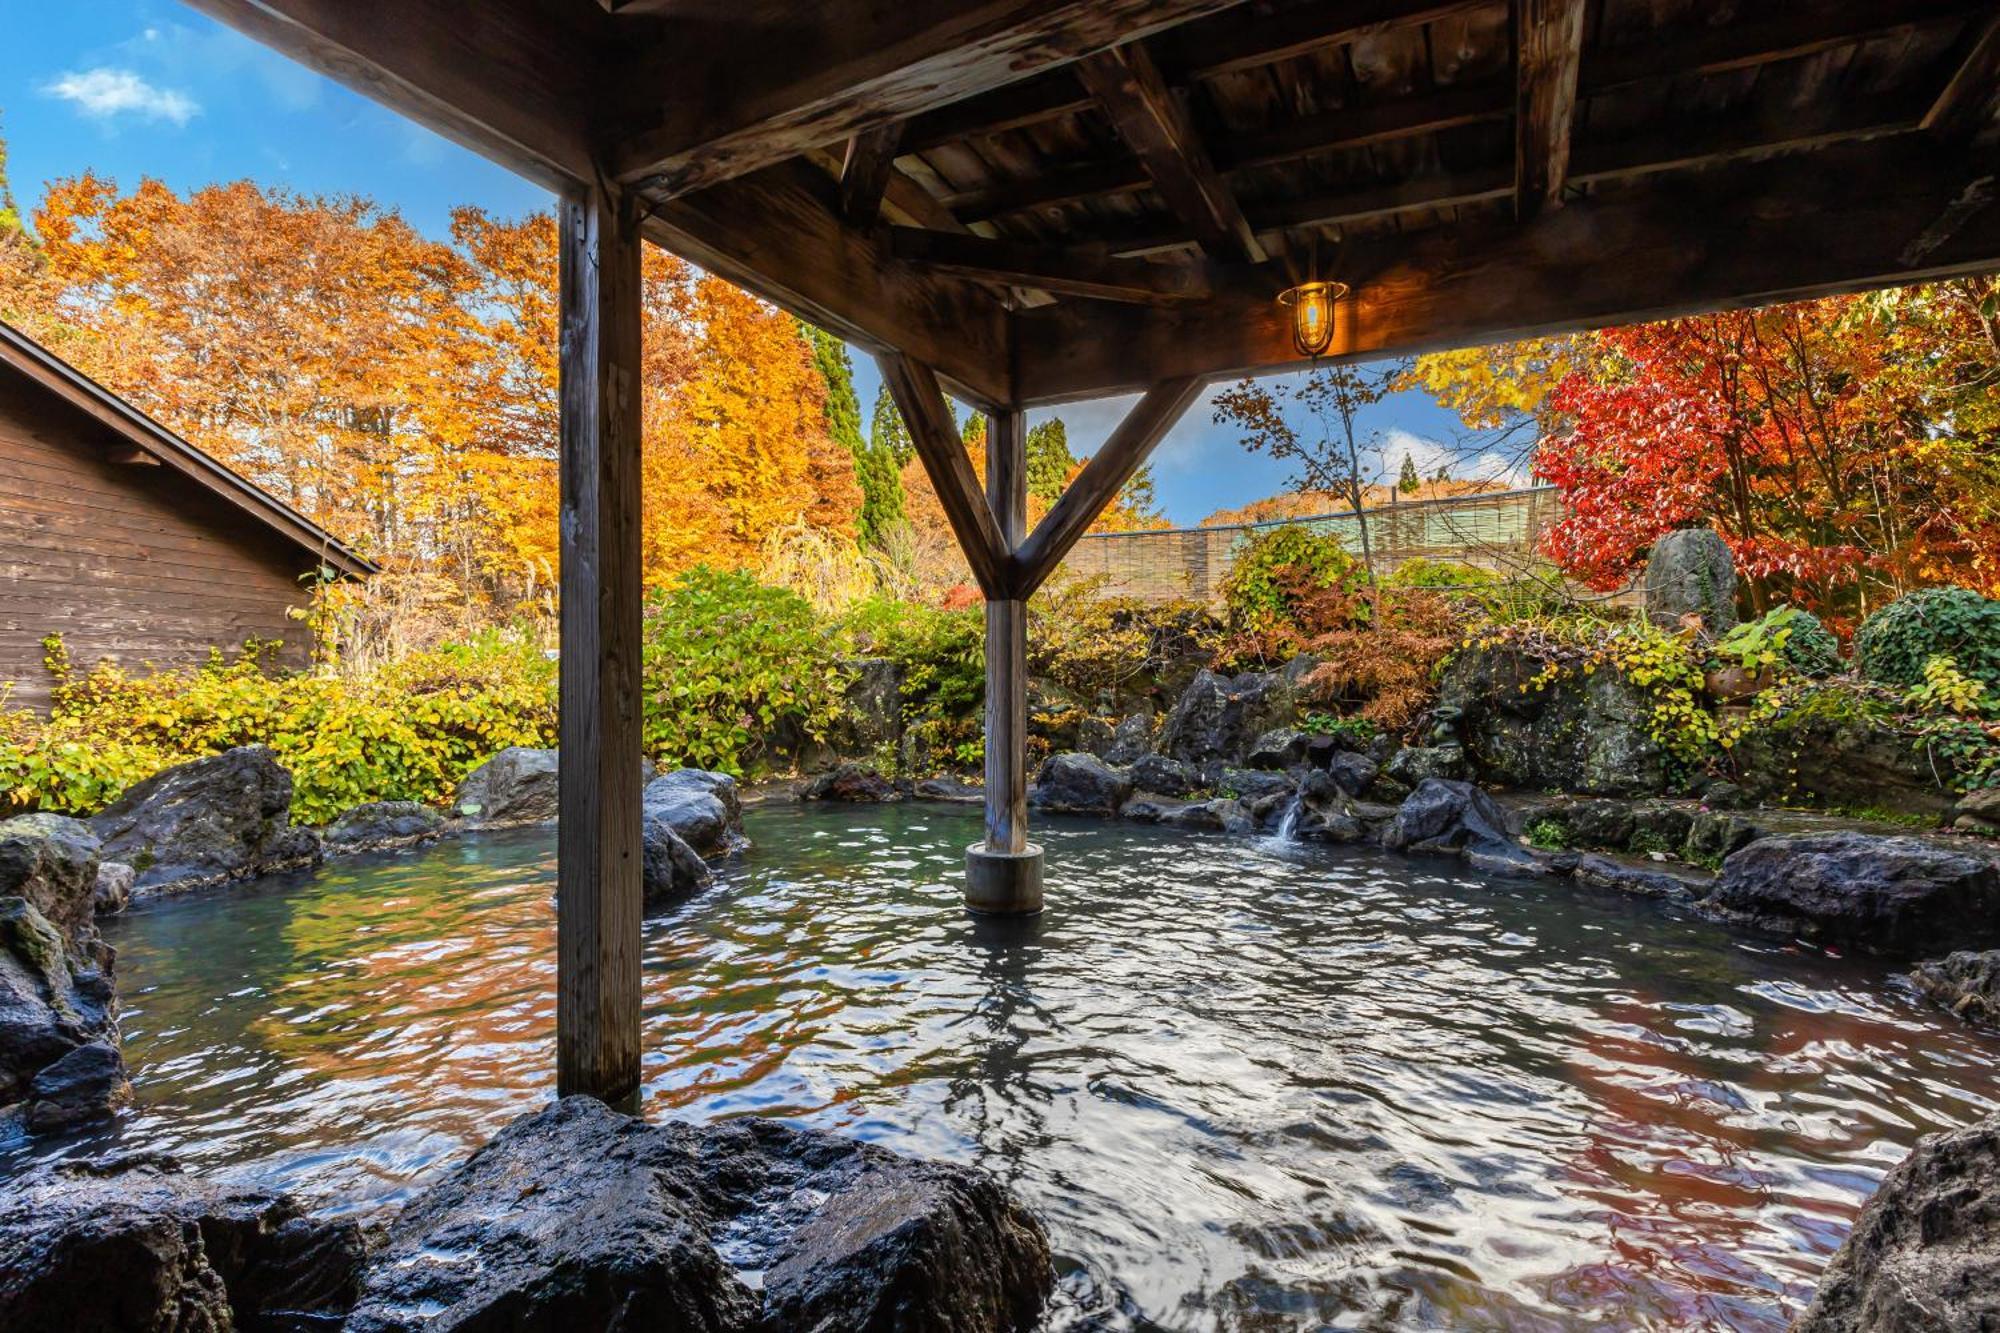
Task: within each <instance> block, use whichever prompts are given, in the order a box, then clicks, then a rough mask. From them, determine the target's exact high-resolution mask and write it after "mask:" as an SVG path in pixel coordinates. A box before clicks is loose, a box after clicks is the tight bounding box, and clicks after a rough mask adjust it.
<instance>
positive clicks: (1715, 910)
mask: <svg viewBox="0 0 2000 1333" xmlns="http://www.w3.org/2000/svg"><path fill="white" fill-rule="evenodd" d="M1703 910H1704V911H1708V912H1711V913H1712V914H1714V915H1716V916H1719V917H1722V918H1724V919H1727V920H1731V921H1736V922H1739V923H1741V924H1745V925H1750V926H1754V927H1759V928H1762V929H1768V930H1777V931H1782V932H1784V933H1787V934H1797V935H1802V936H1805V937H1808V938H1811V939H1815V940H1824V941H1827V942H1832V943H1840V944H1847V945H1853V946H1858V947H1861V948H1864V949H1869V950H1872V951H1875V952H1878V953H1887V954H1904V955H1908V954H1937V953H1943V952H1946V951H1948V950H1950V949H1953V948H1957V947H1960V946H1965V947H1979V946H1982V945H1988V944H1993V943H2000V867H1996V865H1995V863H1994V861H1992V860H1991V859H1989V858H1987V857H1985V856H1981V855H1972V854H1967V853H1962V852H1957V851H1952V850H1947V849H1945V848H1942V847H1938V846H1936V845H1934V844H1932V843H1929V842H1925V841H1923V840H1922V839H1918V838H1883V837H1877V836H1875V835H1872V834H1867V833H1851V832H1840V833H1790V834H1783V835H1780V836H1777V837H1771V838H1759V839H1758V840H1757V841H1755V842H1753V843H1751V844H1750V845H1749V846H1747V847H1745V848H1743V849H1742V850H1741V851H1739V852H1736V853H1734V854H1733V855H1731V856H1730V858H1729V859H1728V860H1727V861H1724V862H1723V863H1722V874H1721V875H1720V877H1718V878H1717V880H1716V884H1715V892H1714V893H1713V894H1711V895H1710V896H1709V898H1708V899H1707V901H1706V902H1704V903H1703Z"/></svg>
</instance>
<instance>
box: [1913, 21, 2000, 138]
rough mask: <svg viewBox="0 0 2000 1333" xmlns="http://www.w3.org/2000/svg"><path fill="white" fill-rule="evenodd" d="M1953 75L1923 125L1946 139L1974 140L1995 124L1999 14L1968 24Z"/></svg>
mask: <svg viewBox="0 0 2000 1333" xmlns="http://www.w3.org/2000/svg"><path fill="white" fill-rule="evenodd" d="M1952 54H1953V56H1954V59H1953V61H1952V70H1951V76H1950V77H1949V78H1947V79H1946V80H1945V85H1944V88H1943V89H1942V90H1941V91H1940V92H1939V93H1938V95H1937V97H1936V99H1935V100H1933V101H1932V103H1931V104H1930V106H1929V107H1928V108H1927V109H1926V110H1925V112H1924V117H1923V127H1924V128H1925V129H1927V130H1929V131H1930V132H1931V133H1933V134H1936V135H1938V136H1939V137H1941V138H1945V139H1971V138H1974V137H1976V136H1977V135H1978V134H1980V133H1981V132H1982V131H1984V130H1988V129H1991V128H1992V127H1993V100H1994V95H1995V92H1996V91H1997V90H2000V14H1995V15H1993V16H1992V17H1990V18H1987V19H1984V20H1982V21H1980V22H1977V23H1974V24H1971V25H1969V26H1968V27H1967V28H1966V33H1965V38H1964V40H1963V41H1962V42H1961V43H1960V46H1959V49H1958V50H1956V51H1954V52H1953V53H1952Z"/></svg>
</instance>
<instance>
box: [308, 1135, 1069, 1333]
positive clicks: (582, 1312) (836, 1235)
mask: <svg viewBox="0 0 2000 1333" xmlns="http://www.w3.org/2000/svg"><path fill="white" fill-rule="evenodd" d="M739 1274H757V1275H759V1277H760V1281H759V1284H758V1285H759V1289H753V1288H752V1286H751V1285H750V1284H749V1283H747V1282H745V1281H744V1280H743V1278H742V1277H741V1276H739ZM1052 1283H1053V1270H1052V1268H1051V1264H1050V1258H1049V1249H1048V1242H1047V1240H1046V1238H1045V1237H1044V1236H1043V1234H1042V1230H1041V1227H1040V1225H1039V1224H1038V1223H1036V1221H1035V1220H1034V1218H1033V1217H1032V1216H1030V1215H1029V1214H1028V1213H1027V1211H1026V1210H1025V1209H1023V1208H1022V1207H1021V1205H1020V1204H1018V1203H1017V1202H1015V1201H1014V1199H1013V1198H1012V1197H1011V1196H1010V1195H1008V1194H1007V1192H1006V1191H1005V1190H1004V1189H1002V1188H1001V1186H1000V1185H999V1184H998V1183H996V1182H995V1181H994V1180H993V1178H992V1177H990V1176H988V1175H987V1174H986V1173H984V1172H982V1171H977V1170H974V1169H971V1168H968V1167H961V1166H952V1165H946V1164H942V1163H932V1162H922V1161H917V1160H915V1159H912V1158H908V1157H903V1156H901V1155H899V1154H896V1153H892V1152H889V1151H887V1150H886V1149H882V1148H877V1147H873V1146H871V1145H868V1144H863V1143H858V1142H855V1141H853V1140H850V1139H844V1138H839V1137H837V1136H834V1135H831V1134H824V1133H819V1132H816V1131H811V1130H799V1129H793V1128H790V1127H788V1126H785V1125H781V1124H779V1123H777V1122H775V1121H767V1120H735V1121H727V1122H724V1123H722V1124H719V1125H714V1126H707V1127H697V1126H692V1125H686V1124H665V1125H648V1124H646V1123H645V1122H643V1121H640V1120H636V1119H633V1118H631V1117H629V1116H623V1115H619V1114H618V1113H617V1112H615V1111H611V1110H609V1109H607V1108H606V1107H605V1106H604V1105H603V1104H602V1103H599V1102H596V1101H593V1100H591V1099H589V1098H585V1097H571V1098H568V1099H567V1100H564V1101H562V1102H559V1103H557V1104H556V1105H554V1106H552V1107H550V1108H548V1109H547V1110H545V1111H542V1112H540V1113H538V1114H535V1115H530V1116H524V1117H522V1118H521V1119H519V1120H516V1121H515V1122H514V1123H513V1124H511V1125H509V1126H508V1127H507V1128H506V1129H504V1130H502V1131H501V1132H500V1134H499V1135H498V1136H497V1137H495V1138H494V1139H493V1141H492V1142H490V1143H488V1144H487V1145H486V1146H485V1147H484V1148H482V1149H480V1150H479V1151H478V1152H477V1153H475V1154H474V1155H473V1156H472V1158H471V1159H470V1160H469V1161H467V1162H466V1163H465V1164H464V1165H463V1166H461V1167H460V1168H458V1170H456V1171H454V1172H453V1173H451V1174H450V1175H449V1176H447V1177H446V1178H445V1179H443V1180H442V1181H440V1182H439V1183H438V1184H436V1185H434V1186H432V1187H431V1189H430V1190H428V1191H427V1192H426V1193H424V1194H423V1195H421V1196H419V1197H418V1198H417V1199H416V1200H415V1201H413V1202H412V1203H411V1204H410V1205H409V1207H408V1208H406V1209H405V1210H404V1212H403V1213H402V1215H401V1216H400V1217H399V1218H398V1219H397V1220H396V1222H395V1224H394V1226H393V1228H392V1229H391V1231H390V1234H389V1238H388V1242H387V1244H386V1245H385V1246H384V1247H383V1249H382V1250H381V1251H380V1252H379V1253H377V1254H376V1255H374V1256H373V1257H372V1258H371V1259H370V1261H369V1263H368V1267H367V1271H366V1275H365V1279H364V1284H363V1289H362V1296H361V1301H360V1303H359V1305H358V1306H357V1307H356V1309H355V1311H354V1313H353V1315H352V1317H351V1318H350V1320H349V1322H348V1324H347V1328H348V1329H349V1330H351V1333H404V1331H405V1330H417V1329H426V1330H431V1331H432V1333H446V1331H447V1330H451V1329H474V1328H476V1329H479V1330H481V1331H482V1333H486V1331H488V1330H494V1331H497V1330H557V1329H561V1330H572V1329H574V1330H579V1333H592V1331H595V1330H612V1329H632V1330H638V1329H651V1328H660V1329H675V1330H685V1331H686V1333H736V1331H738V1330H740V1331H741V1333H753V1331H754V1333H765V1331H766V1330H776V1329H788V1330H789V1329H798V1330H813V1331H814V1333H846V1331H847V1330H854V1331H855V1333H861V1331H862V1330H869V1331H871V1333H872V1331H873V1330H885V1331H886V1330H898V1331H899V1333H931V1331H932V1330H935V1331H936V1333H989V1331H991V1333H999V1331H1000V1330H1016V1329H1020V1330H1025V1329H1027V1328H1029V1327H1031V1326H1032V1324H1033V1323H1034V1320H1035V1318H1036V1317H1037V1315H1038V1314H1039V1313H1040V1310H1041V1307H1042V1303H1043V1301H1044V1299H1045V1298H1046V1296H1047V1294H1048V1291H1049V1289H1050V1287H1051V1285H1052Z"/></svg>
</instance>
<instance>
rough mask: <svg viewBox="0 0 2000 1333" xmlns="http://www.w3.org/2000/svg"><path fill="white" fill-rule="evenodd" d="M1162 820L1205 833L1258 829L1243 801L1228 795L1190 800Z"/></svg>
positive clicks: (1171, 824)
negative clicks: (1206, 799) (1203, 799)
mask: <svg viewBox="0 0 2000 1333" xmlns="http://www.w3.org/2000/svg"><path fill="white" fill-rule="evenodd" d="M1160 822H1161V823H1164V824H1167V825H1169V826H1170V827H1173V828H1180V829H1193V830H1196V831H1199V832H1205V833H1254V832H1256V829H1257V822H1256V820H1254V819H1253V818H1251V815H1250V812H1249V811H1248V810H1245V809H1244V808H1243V803H1242V802H1241V801H1236V800H1231V799H1230V798H1228V797H1218V798H1216V799H1215V800H1212V801H1189V802H1188V803H1186V804H1185V805H1183V806H1181V808H1180V809H1178V810H1175V811H1173V812H1171V813H1170V814H1168V815H1167V816H1166V818H1165V819H1163V820H1161V821H1160Z"/></svg>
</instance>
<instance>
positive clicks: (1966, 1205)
mask: <svg viewBox="0 0 2000 1333" xmlns="http://www.w3.org/2000/svg"><path fill="white" fill-rule="evenodd" d="M1994 1328H2000V1116H1994V1117H1989V1118H1987V1119H1985V1120H1982V1121H1980V1122H1979V1123H1978V1124H1976V1125H1971V1126H1968V1127H1967V1128H1965V1129H1958V1130H1952V1131H1950V1132H1948V1133H1944V1134H1931V1135H1928V1136H1926V1137H1925V1138H1923V1139H1920V1140H1919V1141H1918V1143H1917V1146H1916V1148H1915V1149H1914V1150H1912V1152H1911V1153H1910V1155H1909V1156H1908V1157H1906V1158H1904V1159H1903V1161H1902V1163H1901V1164H1900V1165H1898V1166H1897V1167H1896V1169H1895V1170H1893V1171H1891V1172H1890V1173H1889V1174H1888V1175H1887V1176H1885V1177H1884V1178H1883V1180H1882V1184H1881V1187H1880V1188H1878V1189H1877V1190H1876V1191H1875V1197H1874V1198H1872V1199H1870V1200H1869V1201H1868V1206H1867V1207H1866V1208H1863V1209H1862V1210H1861V1216H1860V1217H1859V1218H1857V1219H1856V1220H1855V1223H1854V1230H1853V1231H1851V1232H1849V1233H1848V1236H1847V1242H1846V1244H1844V1245H1842V1246H1841V1247H1840V1252H1839V1253H1838V1254H1836V1255H1834V1256H1833V1262H1832V1263H1831V1264H1829V1265H1828V1266H1827V1269H1826V1272H1825V1274H1824V1275H1823V1276H1822V1277H1821V1278H1820V1285H1819V1292H1818V1294H1816V1295H1815V1296H1814V1297H1813V1302H1812V1304H1811V1305H1810V1306H1808V1307H1807V1309H1806V1312H1805V1313H1804V1314H1803V1315H1801V1316H1799V1320H1798V1322H1797V1323H1795V1324H1793V1325H1792V1333H1905V1330H1908V1331H1909V1333H1917V1331H1918V1330H1933V1329H1935V1330H1937V1331H1938V1333H1946V1331H1947V1330H1950V1333H1958V1330H1966V1333H1971V1331H1972V1330H1988V1329H1994Z"/></svg>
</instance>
